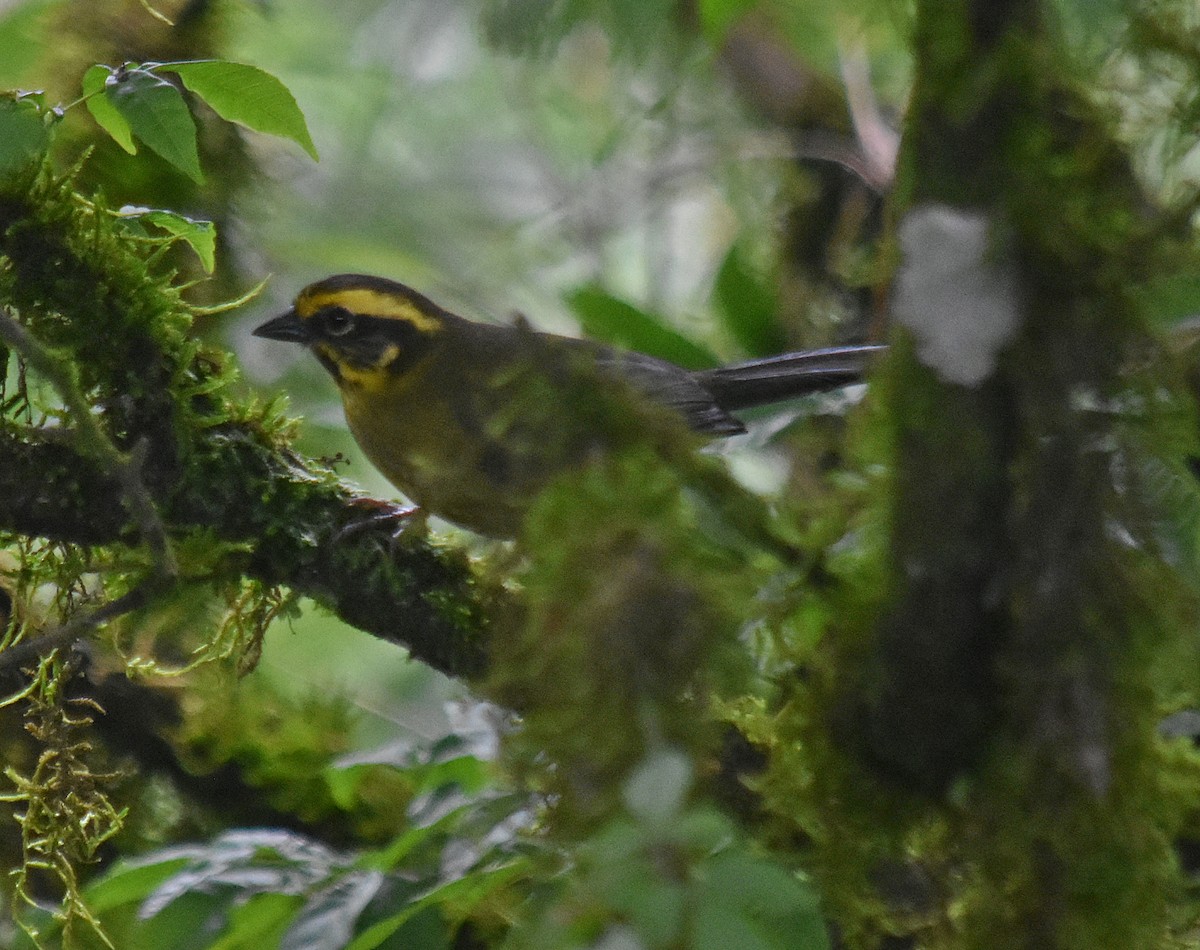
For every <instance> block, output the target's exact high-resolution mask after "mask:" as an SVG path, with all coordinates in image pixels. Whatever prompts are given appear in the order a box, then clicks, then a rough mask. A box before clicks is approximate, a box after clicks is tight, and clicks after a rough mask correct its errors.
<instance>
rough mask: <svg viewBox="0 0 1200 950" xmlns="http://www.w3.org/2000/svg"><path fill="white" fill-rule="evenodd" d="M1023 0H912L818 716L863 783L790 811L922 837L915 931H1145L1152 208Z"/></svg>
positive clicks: (990, 935) (1163, 793) (964, 941)
mask: <svg viewBox="0 0 1200 950" xmlns="http://www.w3.org/2000/svg"><path fill="white" fill-rule="evenodd" d="M1047 8H1048V5H1044V4H1041V3H1037V2H1033V0H999V2H997V0H973V2H968V0H923V2H921V3H919V4H918V20H917V31H916V57H917V78H916V86H915V89H914V92H913V96H912V101H911V111H910V113H909V115H908V117H907V120H906V128H905V137H904V144H903V147H902V156H901V168H900V175H899V185H898V189H897V194H896V196H895V203H894V209H893V210H894V220H895V221H896V233H897V238H898V239H897V243H898V246H899V251H900V267H899V271H898V276H897V281H896V286H895V292H894V307H893V317H894V323H895V326H894V335H895V344H896V345H895V347H894V353H893V356H892V361H891V365H890V366H889V368H888V371H887V380H886V385H885V389H884V392H883V393H882V394H881V395H880V396H879V398H881V399H886V400H887V403H886V406H885V407H884V408H883V410H882V411H883V412H885V413H886V415H887V416H888V417H889V419H890V428H891V432H892V442H891V452H892V463H893V465H894V473H893V478H892V489H891V490H892V496H891V499H890V503H889V504H890V525H889V531H890V539H889V553H888V558H887V559H888V564H889V566H888V571H887V576H888V596H887V605H886V607H885V608H884V610H883V612H882V617H881V619H880V620H879V621H878V623H877V624H876V625H875V626H874V628H873V632H872V634H871V635H870V637H869V638H868V645H867V646H866V647H865V648H863V649H862V651H861V652H856V651H853V650H847V651H846V655H845V657H844V660H845V661H846V662H845V665H844V666H843V667H842V669H841V670H840V671H839V672H838V673H837V674H836V676H837V677H838V685H837V686H836V692H837V695H838V699H837V702H836V704H835V709H836V712H835V714H834V719H833V723H834V726H833V728H834V731H835V734H840V735H841V736H843V737H847V738H849V739H850V741H851V742H852V744H853V746H854V748H855V749H856V750H857V758H858V760H859V761H860V762H862V763H864V766H863V767H864V768H865V771H866V772H867V773H868V774H869V775H871V776H872V780H873V781H877V782H879V786H880V788H884V789H887V790H888V792H886V793H882V794H881V796H880V797H878V798H877V799H875V800H873V801H872V800H871V799H870V798H869V796H861V795H860V796H857V797H856V799H855V800H856V801H857V803H858V804H857V805H853V806H851V807H849V808H845V807H843V806H844V805H845V804H846V803H845V802H842V803H835V802H832V801H828V800H826V801H824V802H822V803H821V804H820V805H819V806H818V807H819V808H821V809H824V810H825V811H826V815H827V818H829V821H830V824H829V826H828V827H830V828H840V829H841V831H842V833H843V834H852V833H853V832H851V831H850V830H848V829H849V828H851V827H855V826H852V825H848V824H845V823H846V822H848V821H850V820H853V821H854V822H859V821H866V822H868V823H873V824H874V833H878V834H880V835H887V834H890V833H892V832H895V834H896V837H895V838H894V839H893V841H892V846H894V847H895V850H894V851H891V855H892V857H893V858H894V859H899V860H902V861H903V860H904V859H905V858H906V857H910V856H911V855H912V854H913V853H917V854H922V855H923V859H922V860H921V861H919V862H918V867H919V868H920V869H921V873H922V874H925V873H929V874H931V875H932V877H933V879H934V880H936V881H938V882H939V884H940V886H941V887H943V888H945V889H946V892H945V893H944V894H941V895H939V897H937V898H936V899H935V898H934V897H932V896H931V895H930V894H929V893H925V895H924V899H926V900H929V901H935V900H936V902H937V903H938V904H939V905H940V906H941V908H942V910H941V912H940V913H938V914H935V915H933V917H928V916H923V915H922V913H917V914H916V915H915V916H916V917H918V918H920V919H921V924H920V925H918V927H920V926H928V935H929V937H928V939H929V941H930V942H931V943H933V944H936V945H946V946H974V947H1000V946H1005V947H1031V948H1032V947H1039V948H1040V947H1098V946H1110V947H1157V946H1163V945H1165V944H1164V941H1165V940H1167V930H1168V915H1167V906H1168V896H1169V894H1170V893H1171V885H1170V881H1171V880H1172V879H1173V874H1174V873H1175V872H1174V869H1173V858H1172V852H1171V846H1170V841H1171V834H1172V832H1173V830H1174V827H1175V826H1176V824H1177V823H1178V822H1179V821H1180V815H1179V814H1178V812H1177V811H1175V807H1176V803H1174V802H1173V800H1172V796H1171V795H1170V794H1169V793H1168V788H1169V787H1171V786H1172V783H1174V782H1175V781H1176V780H1177V779H1178V774H1176V775H1175V777H1174V778H1172V777H1171V770H1170V769H1164V768H1163V767H1162V761H1163V755H1162V750H1161V748H1160V745H1159V742H1160V740H1159V739H1158V737H1157V735H1156V729H1155V726H1156V710H1155V709H1154V703H1153V700H1152V690H1151V676H1152V671H1151V661H1152V655H1153V649H1154V647H1155V644H1156V642H1157V641H1160V640H1164V639H1165V638H1167V637H1169V636H1180V635H1184V632H1183V631H1178V630H1176V631H1172V630H1171V618H1172V612H1171V611H1172V607H1173V604H1175V603H1177V602H1178V598H1179V597H1181V596H1182V595H1181V594H1180V593H1179V592H1178V590H1177V589H1172V588H1171V587H1170V586H1169V583H1167V584H1164V583H1163V581H1162V576H1163V573H1164V572H1163V571H1162V570H1161V569H1160V564H1159V563H1158V562H1157V561H1156V558H1157V557H1158V554H1159V552H1157V551H1156V547H1155V546H1156V542H1155V540H1154V538H1153V537H1152V535H1151V532H1150V530H1149V528H1148V526H1147V521H1148V519H1147V517H1146V514H1145V509H1144V508H1142V507H1141V504H1142V502H1143V500H1144V498H1143V497H1142V496H1141V492H1142V491H1143V487H1144V486H1142V485H1141V481H1142V479H1143V478H1144V476H1145V474H1146V472H1147V471H1148V470H1149V468H1150V467H1152V466H1153V465H1154V464H1156V463H1154V462H1153V461H1152V460H1151V458H1150V454H1151V453H1150V452H1148V451H1146V450H1145V449H1144V448H1141V446H1144V445H1146V444H1150V445H1153V440H1152V439H1146V440H1144V441H1143V440H1142V439H1141V438H1140V436H1141V435H1145V433H1147V432H1149V431H1150V430H1151V429H1152V425H1151V423H1152V422H1153V417H1154V416H1155V413H1156V412H1157V411H1158V410H1159V409H1160V408H1161V406H1162V400H1163V399H1164V396H1163V391H1162V390H1159V391H1152V390H1151V389H1150V388H1149V387H1147V386H1144V385H1143V384H1141V383H1139V382H1138V379H1137V373H1136V365H1135V364H1137V363H1138V362H1139V359H1138V355H1137V354H1139V353H1142V354H1144V353H1145V352H1153V347H1152V345H1151V344H1150V341H1149V339H1148V336H1147V331H1146V329H1145V328H1144V326H1143V321H1142V316H1141V314H1140V313H1139V310H1138V304H1137V295H1136V292H1135V290H1136V288H1138V287H1139V286H1141V285H1143V284H1144V283H1145V281H1146V279H1147V277H1149V276H1150V274H1151V273H1152V270H1153V267H1154V260H1155V255H1154V253H1153V248H1154V242H1155V240H1156V230H1155V229H1156V227H1161V226H1160V225H1156V224H1155V221H1154V219H1153V217H1152V216H1151V215H1149V214H1147V212H1146V206H1145V202H1144V200H1143V198H1142V196H1141V194H1140V193H1139V189H1138V187H1137V184H1136V182H1135V180H1134V178H1133V175H1132V172H1131V170H1130V166H1129V164H1128V162H1127V160H1126V158H1125V156H1124V155H1123V153H1122V151H1121V149H1120V148H1119V147H1118V146H1117V144H1115V142H1114V139H1113V133H1112V128H1113V125H1112V122H1111V121H1110V120H1109V119H1107V118H1102V117H1101V115H1100V114H1099V112H1098V110H1097V108H1096V107H1095V105H1094V104H1093V103H1092V102H1091V101H1090V100H1089V99H1088V98H1087V97H1086V96H1085V95H1083V94H1081V92H1080V87H1079V86H1077V85H1076V84H1075V81H1074V77H1072V76H1071V74H1070V64H1069V60H1067V59H1066V57H1065V52H1064V50H1063V49H1062V48H1061V47H1060V46H1059V45H1058V34H1057V33H1056V32H1055V30H1054V29H1052V28H1051V26H1050V25H1049V24H1048V22H1047V18H1048V17H1049V16H1050V14H1049V13H1048V12H1047ZM1156 401H1157V402H1158V407H1157V408H1156V405H1155V403H1156ZM1148 585H1153V587H1154V590H1155V594H1154V595H1152V596H1147V595H1148V589H1149V588H1148ZM1155 597H1157V598H1159V599H1157V600H1155V599H1154V598H1155ZM851 654H853V664H852V663H851V662H850V657H851ZM832 788H833V786H832V785H830V786H826V787H825V791H826V792H829V791H830V790H831V789H832ZM897 790H899V791H898V792H897ZM859 808H862V809H864V810H865V814H864V813H861V812H857V811H856V809H859ZM867 816H869V817H867ZM898 816H902V817H898ZM885 829H889V830H885ZM830 834H831V838H832V837H833V836H834V832H831V833H830ZM916 841H920V844H919V845H917V844H914V842H916ZM934 841H936V842H937V843H936V844H933V842H934ZM830 843H831V844H832V843H833V842H832V841H831V842H830ZM867 850H869V848H868V849H867ZM884 851H887V848H885V849H884ZM876 859H878V854H876V857H875V859H870V858H868V859H866V867H865V868H860V869H859V870H860V871H861V872H862V874H863V878H864V879H867V880H870V881H871V882H872V883H873V884H874V885H876V890H877V892H878V885H879V880H880V868H881V867H885V866H886V864H881V863H879V861H878V860H876ZM835 863H836V862H835ZM931 868H935V869H936V870H931ZM909 870H910V871H912V870H913V869H912V868H911V867H910V869H909ZM882 890H883V892H884V897H885V898H890V899H891V902H892V904H893V910H895V907H896V905H897V904H901V905H903V904H905V901H904V900H903V899H901V897H899V896H898V895H897V893H896V891H895V889H894V888H893V889H892V892H891V893H890V894H889V893H888V888H887V887H884V888H882ZM859 899H861V894H860V898H859ZM851 903H852V904H853V901H851ZM916 905H922V906H923V907H924V910H928V905H923V904H922V901H917V902H916ZM952 905H954V906H956V907H957V910H956V911H955V912H954V913H953V914H951V913H949V910H948V908H949V907H950V906H952ZM913 906H914V905H911V904H909V905H907V906H906V909H905V910H904V912H902V913H901V912H897V913H898V916H904V915H905V914H908V915H909V923H910V924H911V923H912V917H913V916H914V915H913V913H912V911H913ZM861 913H862V906H861V904H859V905H857V910H856V911H854V912H851V913H849V914H848V916H849V917H851V918H853V917H854V916H855V915H856V914H861ZM860 919H861V918H860ZM876 925H878V919H877V920H876ZM885 926H886V925H885ZM849 929H850V932H851V933H852V934H866V933H869V932H870V931H871V930H872V928H871V927H867V928H865V929H863V930H861V931H860V930H859V929H857V927H856V926H855V925H850V928H849ZM863 940H864V942H865V943H868V944H869V943H870V940H868V939H867V938H866V937H865V936H864V937H863Z"/></svg>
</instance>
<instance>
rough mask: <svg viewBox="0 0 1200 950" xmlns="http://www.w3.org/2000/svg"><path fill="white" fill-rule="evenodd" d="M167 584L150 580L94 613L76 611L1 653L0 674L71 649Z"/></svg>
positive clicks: (129, 611) (167, 581) (101, 606)
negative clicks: (89, 632) (86, 634)
mask: <svg viewBox="0 0 1200 950" xmlns="http://www.w3.org/2000/svg"><path fill="white" fill-rule="evenodd" d="M169 583H170V581H169V579H168V578H166V577H152V578H150V579H149V580H146V581H144V582H143V583H141V584H139V585H138V586H137V587H135V588H134V589H133V590H131V591H129V592H128V593H125V594H122V595H121V596H120V597H118V598H117V599H116V600H110V601H109V602H108V603H106V604H101V605H100V606H99V607H97V608H96V609H95V610H81V611H79V612H78V613H76V614H75V616H73V617H72V618H71V619H70V620H68V621H67V622H66V623H64V624H63V625H62V626H60V627H58V628H57V629H55V630H51V631H50V632H49V633H47V634H44V635H43V636H40V637H37V638H36V639H34V640H25V641H22V642H21V643H18V644H16V645H15V646H11V647H9V648H8V649H7V650H5V651H4V652H3V653H0V672H3V671H5V670H10V669H13V668H19V667H21V666H22V665H24V664H26V663H32V662H33V661H34V660H36V659H37V658H38V657H41V656H45V655H46V654H48V653H49V652H50V651H51V650H57V649H60V648H62V647H67V646H70V645H71V644H72V643H74V642H75V641H76V640H78V639H79V638H80V637H81V636H82V635H83V634H84V633H85V632H86V631H88V630H94V629H95V628H96V627H99V626H102V625H103V624H106V623H108V622H109V621H110V620H115V619H116V618H117V617H121V616H124V615H125V614H127V613H132V612H133V611H135V610H140V609H141V608H142V607H144V606H145V605H146V604H148V603H149V602H150V598H151V597H153V596H154V595H155V594H157V593H159V592H160V591H161V590H163V589H165V588H166V587H167V586H169Z"/></svg>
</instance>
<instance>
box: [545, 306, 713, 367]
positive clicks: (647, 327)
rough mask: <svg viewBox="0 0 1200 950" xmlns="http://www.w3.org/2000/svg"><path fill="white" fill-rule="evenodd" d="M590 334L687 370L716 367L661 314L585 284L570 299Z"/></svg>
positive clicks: (706, 352)
mask: <svg viewBox="0 0 1200 950" xmlns="http://www.w3.org/2000/svg"><path fill="white" fill-rule="evenodd" d="M567 303H568V305H569V306H570V307H571V309H572V310H573V311H574V312H575V315H576V316H577V317H578V318H579V322H580V323H581V324H582V325H583V329H584V330H585V331H586V333H587V334H588V336H591V337H594V338H595V339H597V340H600V341H602V342H604V343H611V344H612V345H614V346H620V347H624V348H626V349H630V350H637V351H639V352H641V353H648V354H650V355H651V356H657V357H659V358H660V359H664V360H670V361H671V362H672V363H678V364H679V365H680V366H684V367H686V368H688V369H702V368H705V367H709V366H716V365H717V363H718V362H719V361H718V360H717V358H716V357H715V356H714V355H713V354H712V353H710V352H709V351H708V350H706V349H705V348H704V347H702V346H700V345H698V344H696V343H693V342H692V341H691V340H689V339H688V338H687V337H685V336H684V335H683V334H681V333H678V332H676V331H675V330H672V329H671V328H670V327H668V326H667V325H666V324H665V323H664V322H663V320H662V318H661V317H656V316H652V315H651V314H649V313H647V312H646V311H644V310H639V309H638V308H637V307H635V306H633V305H632V304H629V303H626V302H625V301H623V300H618V299H617V298H616V297H613V296H612V295H611V294H607V293H605V292H604V291H603V290H600V289H599V288H597V287H584V288H581V289H580V290H577V291H575V292H574V293H573V294H571V295H570V296H569V297H568V298H567Z"/></svg>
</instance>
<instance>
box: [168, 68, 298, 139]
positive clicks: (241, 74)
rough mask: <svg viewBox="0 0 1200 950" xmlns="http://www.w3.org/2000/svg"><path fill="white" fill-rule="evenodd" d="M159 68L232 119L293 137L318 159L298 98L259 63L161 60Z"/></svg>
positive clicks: (224, 116) (227, 119) (222, 114)
mask: <svg viewBox="0 0 1200 950" xmlns="http://www.w3.org/2000/svg"><path fill="white" fill-rule="evenodd" d="M155 68H156V69H166V70H170V71H171V72H173V73H176V74H177V75H178V76H179V78H180V79H182V80H183V84H184V85H185V86H187V88H188V89H189V90H190V91H192V92H194V93H195V94H196V95H197V96H199V97H200V98H201V99H203V100H204V101H205V102H207V103H208V104H209V106H211V107H212V110H213V111H214V112H215V113H216V114H217V115H219V116H220V117H221V118H222V119H225V120H226V121H228V122H237V123H239V124H241V125H244V126H246V128H248V129H253V130H254V131H255V132H263V133H266V134H267V135H278V136H280V137H282V138H285V139H291V140H292V141H293V142H295V143H296V144H297V145H299V146H300V147H301V148H302V149H304V151H306V152H308V154H309V155H311V156H312V157H313V158H314V159H316V158H317V148H316V146H315V145H313V141H312V138H311V136H309V134H308V126H307V125H306V124H305V122H304V113H302V112H301V111H300V107H299V106H298V105H296V100H295V98H294V97H293V96H292V94H291V92H289V91H288V88H287V86H285V85H284V84H283V83H281V82H280V81H279V80H278V79H276V78H275V77H274V76H272V75H271V74H270V73H267V72H263V70H261V69H259V68H257V67H256V66H247V65H245V64H243V63H227V62H225V61H223V60H218V59H206V60H199V61H197V62H194V63H160V64H158V65H157V66H155Z"/></svg>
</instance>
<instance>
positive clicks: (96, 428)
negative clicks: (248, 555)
mask: <svg viewBox="0 0 1200 950" xmlns="http://www.w3.org/2000/svg"><path fill="white" fill-rule="evenodd" d="M0 341H3V342H4V343H6V344H8V345H9V346H10V347H11V348H12V349H14V350H16V351H17V352H18V353H19V354H21V357H22V358H23V359H24V360H25V362H26V363H28V364H29V365H30V366H32V367H33V368H34V369H35V370H36V371H37V372H38V373H39V374H40V375H41V376H43V377H45V379H46V380H47V381H49V383H50V385H52V386H53V387H54V389H55V391H56V392H57V393H58V395H59V398H60V399H62V401H63V404H64V405H65V406H66V408H67V412H68V414H69V416H70V419H71V422H72V425H73V429H74V433H75V441H76V444H77V445H78V446H79V448H80V450H81V451H82V452H83V454H84V455H86V456H87V457H89V458H91V459H92V460H93V461H95V462H96V463H97V464H99V465H100V466H101V468H103V469H105V470H107V471H109V472H111V473H112V474H113V476H114V477H115V478H116V480H117V481H118V482H119V483H120V485H121V490H122V494H123V495H124V499H125V506H126V508H127V509H128V510H129V514H130V516H131V517H132V518H133V519H134V521H135V522H136V523H137V526H138V529H139V531H140V532H141V535H142V538H143V540H144V541H145V542H146V544H147V546H148V547H149V548H150V552H151V554H152V555H153V557H154V571H155V574H156V575H157V576H159V577H162V578H174V577H176V576H177V575H178V573H179V569H178V564H177V562H176V560H175V553H174V551H173V550H172V548H171V542H170V539H169V538H168V537H167V530H166V527H165V526H164V525H163V522H162V519H161V518H160V517H159V515H158V509H157V508H156V507H155V506H154V500H153V499H152V498H151V497H150V491H149V489H147V488H146V484H145V482H144V481H142V465H143V463H144V462H145V458H146V453H147V451H148V449H149V446H148V444H147V443H146V441H145V440H144V439H143V440H142V441H140V442H139V443H138V444H137V445H136V446H135V447H134V450H133V451H132V452H131V453H125V452H122V451H121V450H120V449H119V448H117V446H116V445H114V444H113V442H112V440H111V439H110V438H109V436H108V433H106V432H105V431H104V429H103V427H102V426H101V425H100V423H99V422H98V421H97V419H96V417H95V416H94V415H93V414H92V411H91V406H90V405H89V404H88V402H87V400H86V399H85V398H84V395H83V393H82V391H81V390H80V388H79V381H78V379H77V378H76V375H75V372H74V368H73V367H72V366H71V364H70V363H69V362H67V361H66V360H64V359H63V358H61V357H60V356H58V355H57V354H56V353H55V352H54V351H53V350H51V349H50V348H49V347H47V346H45V345H43V344H42V343H41V342H40V341H39V340H38V339H37V338H36V337H35V336H34V335H33V334H31V333H30V332H29V331H28V330H27V329H25V327H24V326H23V325H22V324H21V323H20V322H18V321H17V319H16V318H15V317H14V316H12V314H11V312H10V311H9V310H8V309H7V308H3V309H0Z"/></svg>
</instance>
